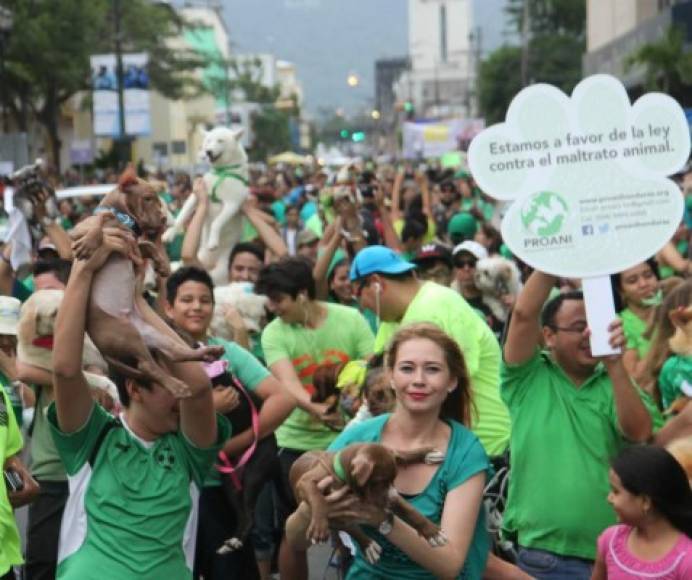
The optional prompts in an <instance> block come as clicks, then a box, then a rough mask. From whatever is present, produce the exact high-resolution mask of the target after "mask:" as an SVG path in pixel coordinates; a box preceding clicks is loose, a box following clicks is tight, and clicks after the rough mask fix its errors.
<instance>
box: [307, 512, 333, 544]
mask: <svg viewBox="0 0 692 580" xmlns="http://www.w3.org/2000/svg"><path fill="white" fill-rule="evenodd" d="M307 538H308V540H310V542H312V543H313V544H323V543H325V542H326V541H327V540H329V524H328V522H327V520H326V519H321V518H320V519H314V518H313V519H312V521H311V522H310V525H309V526H308V531H307Z"/></svg>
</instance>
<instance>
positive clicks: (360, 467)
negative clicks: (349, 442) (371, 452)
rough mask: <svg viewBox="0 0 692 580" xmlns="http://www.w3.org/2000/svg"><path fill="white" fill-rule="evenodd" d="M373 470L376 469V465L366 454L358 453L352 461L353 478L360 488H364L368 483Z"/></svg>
mask: <svg viewBox="0 0 692 580" xmlns="http://www.w3.org/2000/svg"><path fill="white" fill-rule="evenodd" d="M373 469H375V464H374V463H373V461H372V459H371V458H370V457H368V456H367V455H365V454H364V453H356V454H355V455H354V456H353V459H351V477H352V478H353V480H354V481H355V482H356V484H357V485H358V487H363V486H365V484H366V483H368V480H369V479H370V476H371V475H372V472H373Z"/></svg>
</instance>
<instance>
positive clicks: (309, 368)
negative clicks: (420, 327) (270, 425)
mask: <svg viewBox="0 0 692 580" xmlns="http://www.w3.org/2000/svg"><path fill="white" fill-rule="evenodd" d="M321 304H322V305H323V306H325V307H326V308H327V317H326V319H325V320H324V322H323V323H322V325H321V326H320V327H318V328H306V327H305V326H303V325H300V324H287V323H285V322H284V321H283V320H281V319H280V318H275V319H274V320H272V321H271V322H270V323H269V324H268V325H267V327H266V328H265V329H264V332H263V333H262V348H263V349H264V356H265V358H266V360H267V365H268V366H270V367H271V365H273V364H274V363H275V362H277V361H280V360H289V361H291V364H293V368H294V369H295V371H296V374H297V375H298V378H299V379H300V380H301V382H302V383H303V386H304V387H305V390H306V391H308V393H310V394H312V393H313V392H314V387H313V385H312V377H313V374H314V373H315V369H317V367H318V366H319V365H321V364H323V363H327V362H333V363H342V362H347V361H349V360H355V359H362V358H366V357H368V356H370V355H371V354H372V341H373V336H372V332H370V328H369V327H368V323H367V322H366V321H365V319H364V318H363V317H362V316H361V315H360V313H359V312H358V311H357V310H355V309H353V308H350V307H348V306H342V305H341V304H329V303H326V302H322V303H321ZM335 437H336V432H334V431H332V430H331V429H329V427H327V426H326V425H324V424H323V423H321V422H320V421H317V420H315V419H313V418H312V416H311V415H310V414H309V413H307V412H305V411H303V410H302V409H295V410H294V411H293V412H291V414H290V415H289V416H288V418H287V419H286V420H285V421H284V422H283V424H282V425H281V426H280V427H279V428H278V429H277V430H276V440H277V443H278V444H279V446H280V447H288V448H291V449H298V450H306V451H307V450H311V449H326V448H327V446H328V445H329V444H330V443H331V442H332V441H333V440H334V438H335Z"/></svg>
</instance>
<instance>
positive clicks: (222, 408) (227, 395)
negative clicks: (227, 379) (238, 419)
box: [212, 386, 240, 415]
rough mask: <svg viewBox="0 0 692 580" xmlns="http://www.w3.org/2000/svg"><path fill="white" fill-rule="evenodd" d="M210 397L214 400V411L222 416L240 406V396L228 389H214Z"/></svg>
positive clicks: (220, 387)
mask: <svg viewBox="0 0 692 580" xmlns="http://www.w3.org/2000/svg"><path fill="white" fill-rule="evenodd" d="M212 397H213V399H214V409H216V412H217V413H221V414H222V415H223V414H225V413H230V412H231V411H232V410H233V409H235V408H236V407H237V406H238V405H239V404H240V395H239V394H238V391H236V390H235V389H229V388H228V387H223V386H219V387H214V389H213V391H212Z"/></svg>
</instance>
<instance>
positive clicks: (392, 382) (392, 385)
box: [389, 379, 396, 390]
mask: <svg viewBox="0 0 692 580" xmlns="http://www.w3.org/2000/svg"><path fill="white" fill-rule="evenodd" d="M389 386H390V387H391V388H392V390H393V389H396V387H395V386H394V379H392V380H391V381H389Z"/></svg>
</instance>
